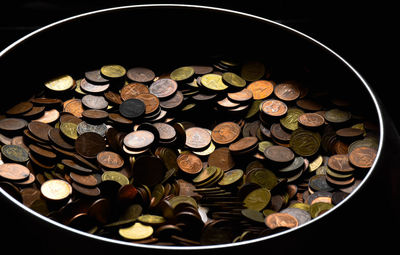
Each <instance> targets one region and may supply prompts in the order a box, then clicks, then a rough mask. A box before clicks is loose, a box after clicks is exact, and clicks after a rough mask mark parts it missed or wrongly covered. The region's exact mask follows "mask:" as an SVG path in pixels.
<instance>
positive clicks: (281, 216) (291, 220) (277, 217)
mask: <svg viewBox="0 0 400 255" xmlns="http://www.w3.org/2000/svg"><path fill="white" fill-rule="evenodd" d="M265 224H266V225H267V226H268V227H269V228H270V229H275V228H280V227H285V228H294V227H297V226H298V225H299V222H298V221H297V219H296V218H295V217H294V216H292V215H290V214H288V213H272V214H270V215H268V216H267V217H266V218H265Z"/></svg>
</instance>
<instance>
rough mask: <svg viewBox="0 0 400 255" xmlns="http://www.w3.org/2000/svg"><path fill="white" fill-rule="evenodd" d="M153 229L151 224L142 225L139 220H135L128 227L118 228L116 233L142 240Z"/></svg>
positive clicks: (127, 237)
mask: <svg viewBox="0 0 400 255" xmlns="http://www.w3.org/2000/svg"><path fill="white" fill-rule="evenodd" d="M153 232H154V230H153V228H152V227H151V226H147V225H143V224H142V223H140V222H135V224H133V225H132V226H130V227H128V228H120V229H119V231H118V233H119V234H120V235H121V236H122V237H123V238H125V239H128V240H142V239H145V238H148V237H150V236H151V235H152V234H153Z"/></svg>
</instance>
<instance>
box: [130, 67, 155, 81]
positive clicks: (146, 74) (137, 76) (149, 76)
mask: <svg viewBox="0 0 400 255" xmlns="http://www.w3.org/2000/svg"><path fill="white" fill-rule="evenodd" d="M126 77H127V78H128V79H129V80H131V81H134V82H143V83H147V82H150V81H152V80H153V79H154V78H155V77H156V75H155V73H154V72H153V70H151V69H149V68H146V67H133V68H130V69H129V70H128V72H127V73H126Z"/></svg>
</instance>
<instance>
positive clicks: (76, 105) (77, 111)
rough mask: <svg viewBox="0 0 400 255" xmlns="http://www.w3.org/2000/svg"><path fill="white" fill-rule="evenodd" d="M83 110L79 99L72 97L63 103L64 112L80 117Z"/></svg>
mask: <svg viewBox="0 0 400 255" xmlns="http://www.w3.org/2000/svg"><path fill="white" fill-rule="evenodd" d="M83 111H84V109H83V106H82V101H81V100H80V99H72V100H71V101H69V102H68V103H67V104H66V105H64V112H69V113H71V114H73V115H74V116H76V117H78V118H81V117H82V112H83Z"/></svg>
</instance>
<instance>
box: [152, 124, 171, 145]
mask: <svg viewBox="0 0 400 255" xmlns="http://www.w3.org/2000/svg"><path fill="white" fill-rule="evenodd" d="M153 126H154V127H155V128H156V129H157V131H158V133H159V134H160V140H161V141H166V142H168V141H171V140H173V139H174V138H175V137H176V130H175V129H174V127H173V126H171V125H169V124H167V123H162V122H157V123H153Z"/></svg>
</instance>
